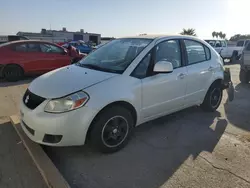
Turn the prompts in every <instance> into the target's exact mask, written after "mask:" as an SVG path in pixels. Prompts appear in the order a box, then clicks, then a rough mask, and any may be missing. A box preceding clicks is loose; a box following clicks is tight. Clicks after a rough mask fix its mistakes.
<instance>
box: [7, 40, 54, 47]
mask: <svg viewBox="0 0 250 188" xmlns="http://www.w3.org/2000/svg"><path fill="white" fill-rule="evenodd" d="M23 42H37V43H47V44H53V45H56V46H58V45H57V44H54V43H52V42H48V41H43V40H16V41H11V42H6V43H4V44H5V45H4V46H7V45H11V44H18V43H23Z"/></svg>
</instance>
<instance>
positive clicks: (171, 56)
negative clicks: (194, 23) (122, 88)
mask: <svg viewBox="0 0 250 188" xmlns="http://www.w3.org/2000/svg"><path fill="white" fill-rule="evenodd" d="M154 54H155V56H154V57H153V60H152V64H153V65H154V64H155V63H157V62H159V61H161V60H166V61H169V62H171V63H172V64H173V68H174V70H173V72H171V73H158V74H154V73H153V66H151V70H149V75H148V76H147V77H146V78H144V79H142V114H143V116H144V120H150V119H153V118H155V117H157V116H161V115H165V114H168V113H171V112H174V111H177V110H179V109H181V108H182V107H183V105H184V98H185V92H186V84H187V82H186V79H185V77H186V75H187V70H186V67H184V66H183V63H182V54H181V48H180V42H179V40H167V41H163V42H160V43H158V44H157V45H156V46H155V48H154ZM149 69H150V68H149ZM150 72H151V73H150Z"/></svg>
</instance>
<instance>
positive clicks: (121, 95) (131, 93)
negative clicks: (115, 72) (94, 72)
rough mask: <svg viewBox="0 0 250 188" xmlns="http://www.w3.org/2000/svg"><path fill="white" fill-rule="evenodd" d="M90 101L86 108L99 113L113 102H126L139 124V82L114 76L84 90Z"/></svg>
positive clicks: (121, 76)
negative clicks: (132, 108)
mask: <svg viewBox="0 0 250 188" xmlns="http://www.w3.org/2000/svg"><path fill="white" fill-rule="evenodd" d="M85 91H86V92H87V93H88V94H89V96H90V99H89V101H88V103H87V104H86V106H89V107H90V108H92V109H94V110H97V111H100V110H102V109H103V108H104V107H106V106H107V105H109V104H111V103H114V102H121V101H122V102H127V103H129V104H131V105H132V106H133V107H134V109H135V111H136V114H137V115H138V116H137V123H138V122H140V119H141V118H140V109H141V99H142V95H141V80H140V79H137V78H133V77H130V76H124V75H120V76H115V77H114V78H111V79H108V80H106V81H104V82H101V83H99V84H96V85H93V86H91V87H89V88H87V89H86V90H85Z"/></svg>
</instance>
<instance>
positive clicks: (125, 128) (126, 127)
mask: <svg viewBox="0 0 250 188" xmlns="http://www.w3.org/2000/svg"><path fill="white" fill-rule="evenodd" d="M133 125H134V119H133V116H132V115H131V113H130V112H129V110H127V109H126V108H123V107H121V106H111V107H110V108H108V109H106V110H104V111H103V112H101V114H99V115H98V116H97V118H96V119H95V120H94V122H93V124H92V125H91V131H90V142H91V145H93V146H94V148H95V149H97V150H98V151H100V152H102V153H113V152H116V151H118V150H120V149H122V148H123V147H124V146H125V145H127V143H128V141H129V138H130V136H131V133H132V129H133ZM116 139H117V140H116Z"/></svg>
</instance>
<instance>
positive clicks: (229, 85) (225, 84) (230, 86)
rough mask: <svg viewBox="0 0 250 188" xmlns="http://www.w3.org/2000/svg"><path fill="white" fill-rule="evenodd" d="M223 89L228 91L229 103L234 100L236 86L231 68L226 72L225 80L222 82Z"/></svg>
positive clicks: (226, 69)
mask: <svg viewBox="0 0 250 188" xmlns="http://www.w3.org/2000/svg"><path fill="white" fill-rule="evenodd" d="M222 88H223V89H226V91H227V94H228V99H229V101H233V100H234V86H233V82H232V80H231V72H230V69H229V68H225V70H224V80H223V82H222Z"/></svg>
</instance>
